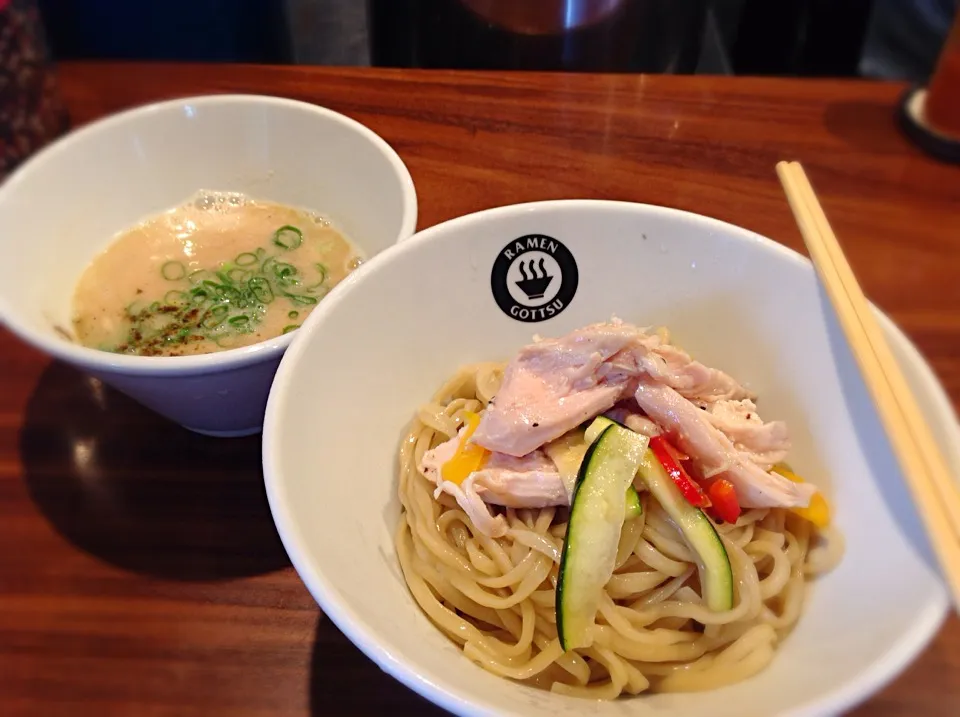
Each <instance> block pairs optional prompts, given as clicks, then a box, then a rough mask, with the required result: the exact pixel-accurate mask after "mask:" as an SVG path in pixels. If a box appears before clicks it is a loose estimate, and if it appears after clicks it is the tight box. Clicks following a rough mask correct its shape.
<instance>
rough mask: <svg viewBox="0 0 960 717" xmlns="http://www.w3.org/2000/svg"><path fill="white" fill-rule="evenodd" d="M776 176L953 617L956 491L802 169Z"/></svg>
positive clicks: (958, 558) (957, 600) (959, 510)
mask: <svg viewBox="0 0 960 717" xmlns="http://www.w3.org/2000/svg"><path fill="white" fill-rule="evenodd" d="M777 175H778V176H779V177H780V182H781V183H782V184H783V189H784V191H785V192H786V195H787V200H788V201H789V203H790V208H791V209H792V210H793V216H794V218H795V219H796V221H797V225H798V226H799V228H800V233H801V234H802V235H803V240H804V243H805V244H806V245H807V250H808V251H809V252H810V258H811V259H812V260H813V264H814V266H815V267H816V270H817V274H818V275H819V276H820V280H821V281H822V282H823V285H824V287H825V288H826V291H827V295H828V296H829V297H830V301H831V303H832V304H833V308H834V311H835V312H836V314H837V318H838V319H839V322H840V326H841V328H842V329H843V332H844V334H845V335H846V337H847V341H848V343H849V344H850V348H851V349H852V351H853V355H854V358H855V359H856V362H857V364H858V365H859V367H860V372H861V375H862V376H863V379H864V382H865V383H866V386H867V389H868V391H869V392H870V395H871V396H872V398H873V402H874V404H875V405H876V408H877V412H878V413H879V415H880V420H881V423H882V424H883V427H884V429H885V430H886V433H887V437H888V439H889V440H890V444H891V445H892V447H893V450H894V453H895V455H896V457H897V461H898V463H899V464H900V470H901V472H902V473H903V475H904V477H905V479H906V481H907V484H908V487H909V488H910V492H911V493H912V495H913V500H914V503H915V504H916V507H917V509H918V512H919V513H920V517H921V519H922V520H923V522H924V524H925V526H926V530H927V535H928V537H929V538H930V542H931V544H932V545H933V548H934V551H935V552H936V554H937V557H938V559H939V561H940V567H941V569H942V570H943V574H944V577H945V578H946V580H947V584H948V585H949V588H950V591H951V592H952V594H953V600H954V605H955V606H956V608H957V610H958V611H960V491H958V489H957V484H956V483H955V482H954V479H953V476H951V475H950V472H949V470H948V469H947V464H946V461H945V460H944V458H943V456H942V455H941V453H940V450H939V448H938V447H937V444H936V442H935V441H934V438H933V434H932V433H931V432H930V427H929V426H928V425H927V422H926V420H925V419H924V417H923V415H922V414H921V413H920V408H919V406H917V402H916V399H915V398H914V397H913V393H912V392H911V391H910V389H909V387H908V386H907V382H906V380H905V379H904V377H903V373H902V372H901V371H900V367H899V365H898V364H897V362H896V360H895V359H894V358H893V354H892V353H891V351H890V347H889V346H888V345H887V342H886V341H885V340H884V338H883V335H882V333H881V332H880V326H879V324H878V323H877V320H876V317H875V315H874V313H873V310H872V309H871V307H870V305H869V304H868V303H867V300H866V298H865V297H864V295H863V291H862V290H861V288H860V285H859V284H858V283H857V280H856V278H855V277H854V275H853V271H852V270H851V269H850V264H849V263H848V262H847V259H846V257H845V256H844V254H843V250H842V249H841V248H840V244H839V243H838V242H837V238H836V236H835V235H834V233H833V230H832V229H831V228H830V224H829V223H828V222H827V217H826V215H825V214H824V213H823V209H822V208H821V206H820V202H819V201H817V197H816V195H815V194H814V192H813V187H812V186H811V185H810V182H809V180H808V179H807V175H806V173H805V172H804V171H803V167H801V166H800V164H799V163H797V162H779V163H778V164H777Z"/></svg>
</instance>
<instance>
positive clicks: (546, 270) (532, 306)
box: [490, 234, 580, 322]
mask: <svg viewBox="0 0 960 717" xmlns="http://www.w3.org/2000/svg"><path fill="white" fill-rule="evenodd" d="M579 280H580V277H579V273H578V272H577V262H576V260H575V259H574V258H573V254H571V253H570V250H569V249H567V247H565V246H564V245H563V243H562V242H560V241H558V240H557V239H554V238H553V237H548V236H546V235H544V234H527V235H526V236H522V237H520V238H519V239H514V240H513V241H511V242H510V243H509V244H507V245H506V246H505V247H503V249H502V250H501V251H500V253H499V254H498V255H497V259H496V261H494V262H493V271H491V272H490V289H491V290H492V291H493V298H494V299H496V301H497V306H499V307H500V308H501V309H502V310H503V313H505V314H506V315H507V316H509V317H511V318H514V319H516V320H517V321H527V322H537V321H546V320H547V319H551V318H553V317H554V316H557V315H558V314H559V313H560V312H562V311H563V310H564V309H566V308H567V307H568V306H569V305H570V302H571V301H573V297H574V295H575V294H576V293H577V283H578V282H579Z"/></svg>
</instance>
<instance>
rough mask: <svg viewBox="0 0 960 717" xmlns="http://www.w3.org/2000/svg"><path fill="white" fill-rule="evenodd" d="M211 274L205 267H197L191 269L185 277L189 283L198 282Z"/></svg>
mask: <svg viewBox="0 0 960 717" xmlns="http://www.w3.org/2000/svg"><path fill="white" fill-rule="evenodd" d="M211 276H213V274H212V273H211V272H209V271H207V270H206V269H197V270H196V271H191V272H190V274H189V275H188V276H187V279H188V280H189V281H190V283H191V284H199V283H200V282H201V281H203V280H204V279H206V278H208V277H211Z"/></svg>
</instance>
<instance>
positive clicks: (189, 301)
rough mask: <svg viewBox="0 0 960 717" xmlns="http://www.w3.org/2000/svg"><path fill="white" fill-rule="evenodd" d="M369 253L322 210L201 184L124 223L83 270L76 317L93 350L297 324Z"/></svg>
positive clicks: (270, 334)
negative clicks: (185, 196) (171, 204)
mask: <svg viewBox="0 0 960 717" xmlns="http://www.w3.org/2000/svg"><path fill="white" fill-rule="evenodd" d="M360 262H361V255H360V253H359V251H358V250H357V248H356V247H355V246H353V245H352V244H351V242H350V241H349V240H347V238H346V237H344V236H343V235H342V234H341V233H340V232H338V231H337V230H336V229H335V228H334V227H333V226H331V224H330V222H329V221H328V220H326V219H325V218H323V217H321V216H319V215H316V214H313V213H311V212H309V211H306V210H304V209H298V208H295V207H290V206H285V205H282V204H276V203H273V202H266V201H259V200H255V199H251V198H250V197H246V196H244V195H240V194H232V193H224V192H200V193H198V194H197V195H196V196H195V197H193V198H191V199H190V200H188V201H187V202H185V203H184V204H182V205H180V206H177V207H175V208H173V209H170V210H168V211H166V212H163V213H162V214H158V215H156V216H153V217H150V218H148V219H146V220H145V221H143V222H141V223H140V224H138V225H137V226H135V227H132V228H131V229H128V230H126V231H124V232H121V233H120V234H119V235H118V236H117V238H116V239H115V240H114V241H113V242H112V243H111V244H110V246H109V247H107V249H105V250H104V251H103V252H102V253H101V254H100V255H98V256H97V257H96V258H95V259H94V260H93V262H91V264H90V265H89V266H88V267H87V269H86V270H85V271H84V273H83V276H81V278H80V281H79V283H78V285H77V288H76V292H75V294H74V300H73V310H74V311H73V326H74V330H75V332H76V335H77V339H78V341H79V342H80V343H82V344H84V345H85V346H89V347H91V348H96V349H101V350H104V351H113V352H116V353H125V354H136V355H141V356H185V355H190V354H203V353H211V352H214V351H218V350H222V349H230V348H238V347H241V346H248V345H250V344H255V343H258V342H260V341H265V340H267V339H271V338H275V337H277V336H280V335H281V334H284V333H287V332H288V331H292V330H294V329H296V328H297V327H299V326H300V324H301V323H302V322H303V320H304V319H305V318H306V316H307V315H308V314H309V313H310V311H311V310H312V309H313V307H314V306H316V305H317V303H318V302H319V301H320V300H321V299H322V298H323V297H324V296H325V295H326V294H327V293H328V292H329V291H330V290H331V289H332V288H333V287H334V286H336V285H337V284H338V283H339V282H340V281H342V280H343V279H344V278H345V277H346V276H347V274H349V273H350V272H351V271H352V270H353V269H355V268H356V267H357V266H359V264H360Z"/></svg>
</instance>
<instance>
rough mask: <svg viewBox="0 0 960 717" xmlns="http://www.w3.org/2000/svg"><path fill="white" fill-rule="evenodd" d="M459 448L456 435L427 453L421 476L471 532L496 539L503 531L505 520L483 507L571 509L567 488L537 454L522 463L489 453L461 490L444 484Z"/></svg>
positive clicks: (548, 461) (541, 456)
mask: <svg viewBox="0 0 960 717" xmlns="http://www.w3.org/2000/svg"><path fill="white" fill-rule="evenodd" d="M461 432H462V430H461ZM459 443H460V436H459V434H458V435H457V436H455V437H453V438H451V439H450V440H448V441H445V442H444V443H441V444H440V445H439V446H437V447H436V448H433V449H432V450H429V451H427V452H426V453H425V454H424V456H423V459H422V460H421V462H420V471H421V473H423V475H424V476H426V477H427V478H428V479H429V480H431V481H433V482H434V483H435V484H436V486H437V489H436V492H435V494H434V497H438V496H439V495H440V493H447V494H449V495H451V496H453V498H454V500H456V501H457V504H458V505H459V506H460V507H461V508H462V509H463V511H464V512H465V513H466V514H467V515H468V516H469V517H470V520H471V522H472V523H473V525H474V527H476V528H477V530H479V531H480V532H481V533H483V534H484V535H488V536H490V537H500V536H502V535H504V534H505V533H506V530H507V523H506V521H505V520H504V518H503V516H500V515H493V514H492V513H491V512H490V509H489V508H488V507H487V504H493V505H500V506H504V507H507V508H546V507H548V506H555V505H560V506H565V505H570V490H569V489H568V486H567V485H566V484H565V482H564V480H563V479H562V477H561V476H560V473H559V471H558V470H557V467H556V465H554V463H553V462H552V461H551V460H550V459H549V458H548V457H547V455H546V454H545V453H544V452H543V451H540V450H537V451H533V452H532V453H530V454H528V455H526V456H523V457H521V458H517V457H514V456H509V455H506V454H503V453H491V454H490V456H489V457H488V458H487V460H486V461H485V462H484V464H483V467H482V468H481V469H480V470H478V471H474V472H472V473H471V474H470V475H469V476H467V478H466V479H465V480H464V481H463V482H462V483H461V484H460V485H457V484H456V483H453V482H451V481H446V480H443V476H442V474H441V468H442V467H443V464H444V463H446V462H447V461H448V460H450V459H451V458H452V457H453V456H454V455H455V454H456V451H457V446H458V445H459Z"/></svg>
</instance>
